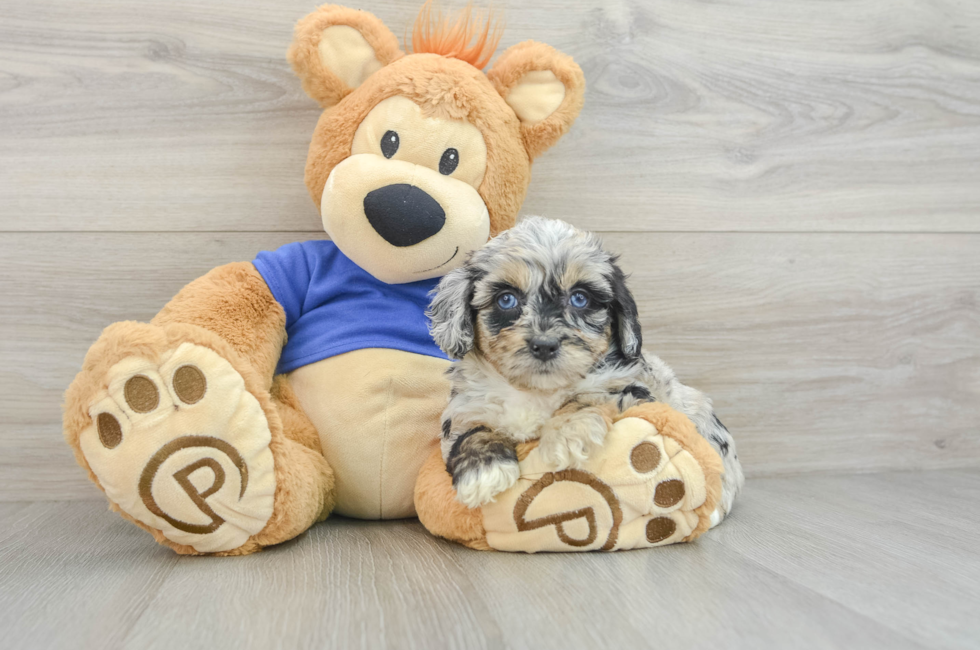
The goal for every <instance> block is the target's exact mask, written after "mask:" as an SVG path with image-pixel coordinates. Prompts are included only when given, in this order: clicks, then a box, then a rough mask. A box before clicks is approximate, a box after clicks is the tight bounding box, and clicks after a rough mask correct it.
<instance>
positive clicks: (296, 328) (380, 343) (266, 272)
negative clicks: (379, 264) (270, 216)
mask: <svg viewBox="0 0 980 650" xmlns="http://www.w3.org/2000/svg"><path fill="white" fill-rule="evenodd" d="M253 264H255V268H256V269H258V271H259V273H260V274H261V275H262V278H263V279H264V280H265V282H266V284H268V285H269V289H270V290H271V291H272V295H273V296H275V299H276V300H277V301H278V302H279V304H280V305H282V308H283V310H285V312H286V334H288V335H289V339H288V340H287V342H286V347H285V348H283V351H282V356H281V357H280V358H279V367H278V368H277V372H290V371H291V370H295V369H297V368H300V367H302V366H305V365H308V364H311V363H314V362H316V361H320V360H321V359H326V358H328V357H333V356H336V355H338V354H343V353H344V352H351V351H352V350H361V349H364V348H390V349H393V350H404V351H405V352H415V353H416V354H424V355H427V356H430V357H439V358H440V359H447V358H448V357H446V355H445V354H443V352H442V350H440V349H439V347H438V346H437V345H436V343H435V341H433V340H432V335H431V334H429V319H428V318H426V316H425V310H426V308H427V307H428V306H429V292H430V291H432V289H434V288H435V286H436V284H437V283H438V282H439V278H433V279H430V280H420V281H419V282H411V283H408V284H385V283H384V282H382V281H381V280H378V279H377V278H375V277H374V276H373V275H371V274H370V273H368V272H367V271H365V270H364V269H362V268H361V267H359V266H358V265H357V264H354V262H352V261H351V260H350V258H348V257H347V256H346V255H344V254H343V253H341V252H340V249H338V248H337V246H336V244H334V243H333V242H332V241H326V240H315V241H306V242H298V243H295V244H286V245H285V246H283V247H282V248H280V249H278V250H276V251H262V252H261V253H259V254H258V256H256V258H255V260H254V261H253Z"/></svg>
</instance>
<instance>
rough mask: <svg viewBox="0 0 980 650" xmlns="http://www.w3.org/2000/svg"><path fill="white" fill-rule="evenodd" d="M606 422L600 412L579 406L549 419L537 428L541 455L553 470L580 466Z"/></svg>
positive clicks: (600, 437) (598, 441)
mask: <svg viewBox="0 0 980 650" xmlns="http://www.w3.org/2000/svg"><path fill="white" fill-rule="evenodd" d="M608 430H609V421H608V420H607V419H606V418H605V417H603V415H602V413H599V412H597V411H594V410H592V409H583V410H581V411H578V412H576V413H570V414H568V415H562V416H558V417H555V418H553V419H552V420H551V421H550V422H548V423H547V424H546V425H545V426H544V428H543V429H542V431H541V442H540V444H539V446H538V449H539V453H540V454H541V458H542V459H544V461H545V462H546V463H547V464H548V465H550V466H551V467H553V468H555V469H556V470H562V469H566V468H568V467H576V468H580V467H582V465H583V464H584V463H585V461H587V460H588V459H589V456H590V455H591V454H592V452H593V451H594V450H595V449H596V448H597V447H599V446H601V445H602V442H603V440H605V438H606V432H607V431H608Z"/></svg>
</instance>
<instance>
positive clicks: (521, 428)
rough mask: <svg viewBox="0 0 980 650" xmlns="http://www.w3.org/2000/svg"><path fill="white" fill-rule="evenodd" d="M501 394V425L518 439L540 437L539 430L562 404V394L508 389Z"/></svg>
mask: <svg viewBox="0 0 980 650" xmlns="http://www.w3.org/2000/svg"><path fill="white" fill-rule="evenodd" d="M507 392H508V393H509V394H507V395H501V396H500V397H501V398H503V399H501V400H500V402H499V404H500V406H501V409H500V420H499V425H500V428H502V429H503V430H504V431H506V432H507V433H508V434H510V435H511V436H513V437H514V438H516V439H518V440H530V439H532V438H536V437H538V431H539V430H540V429H541V427H542V426H543V425H544V424H545V422H547V421H548V420H550V419H551V416H552V415H553V414H554V412H555V411H556V410H558V407H559V406H561V401H562V397H561V395H555V394H551V395H548V394H541V393H525V392H523V391H518V390H512V391H507Z"/></svg>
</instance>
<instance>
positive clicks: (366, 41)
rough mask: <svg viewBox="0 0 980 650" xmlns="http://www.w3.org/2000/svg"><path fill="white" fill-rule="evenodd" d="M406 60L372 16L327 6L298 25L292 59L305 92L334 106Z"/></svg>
mask: <svg viewBox="0 0 980 650" xmlns="http://www.w3.org/2000/svg"><path fill="white" fill-rule="evenodd" d="M400 56H402V51H401V50H400V49H398V39H397V38H395V35H394V34H392V33H391V30H389V29H388V28H387V27H385V26H384V23H382V22H381V21H380V20H378V19H377V18H375V16H374V15H373V14H370V13H368V12H366V11H359V10H356V9H348V8H347V7H339V6H337V5H324V6H322V7H320V8H319V9H317V10H316V11H314V12H313V13H311V14H310V15H308V16H307V17H306V18H303V19H302V20H300V21H299V22H298V23H296V32H295V34H294V36H293V43H292V45H290V46H289V52H288V54H287V58H288V59H289V62H290V63H291V64H292V66H293V70H295V71H296V74H297V76H299V78H300V80H301V81H302V82H303V90H305V91H306V94H307V95H309V96H310V97H312V98H313V99H315V100H316V101H318V102H319V103H320V106H322V107H323V108H330V107H331V106H333V105H334V104H336V103H337V102H339V101H340V100H341V99H343V98H344V97H345V96H347V94H348V93H350V92H351V91H352V90H354V89H355V88H357V87H358V86H360V85H361V84H362V83H363V82H364V80H365V79H367V78H368V77H369V76H371V75H372V74H374V73H375V72H377V71H378V70H380V69H381V68H383V67H384V66H386V65H388V64H389V63H391V62H392V61H394V60H395V59H397V58H399V57H400Z"/></svg>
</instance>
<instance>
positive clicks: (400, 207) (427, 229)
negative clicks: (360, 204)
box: [364, 183, 446, 247]
mask: <svg viewBox="0 0 980 650" xmlns="http://www.w3.org/2000/svg"><path fill="white" fill-rule="evenodd" d="M364 214H365V216H367V220H368V223H370V224H371V227H372V228H374V229H375V230H376V231H377V232H378V234H379V235H381V236H382V237H383V238H384V240H385V241H386V242H388V243H389V244H391V245H392V246H400V247H402V246H413V245H415V244H417V243H419V242H420V241H425V240H426V239H428V238H429V237H431V236H432V235H434V234H436V233H437V232H439V231H440V230H442V227H443V226H444V225H445V223H446V212H445V210H443V209H442V206H441V205H439V202H438V201H436V200H435V199H434V198H432V197H431V196H429V195H428V194H426V192H425V191H424V190H422V189H419V188H417V187H415V186H414V185H408V184H406V183H395V184H393V185H385V186H384V187H379V188H378V189H376V190H374V191H373V192H368V194H367V196H365V197H364Z"/></svg>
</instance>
